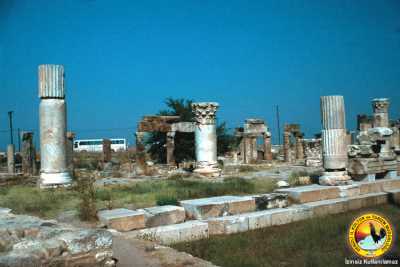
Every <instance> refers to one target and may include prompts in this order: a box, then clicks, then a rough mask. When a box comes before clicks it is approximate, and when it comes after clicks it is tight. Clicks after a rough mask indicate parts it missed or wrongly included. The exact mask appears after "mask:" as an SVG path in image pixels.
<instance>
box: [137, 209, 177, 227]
mask: <svg viewBox="0 0 400 267" xmlns="http://www.w3.org/2000/svg"><path fill="white" fill-rule="evenodd" d="M143 211H144V213H145V218H146V227H156V226H161V225H169V224H177V223H182V222H184V221H185V209H184V208H182V207H178V206H172V205H167V206H157V207H151V208H145V209H143Z"/></svg>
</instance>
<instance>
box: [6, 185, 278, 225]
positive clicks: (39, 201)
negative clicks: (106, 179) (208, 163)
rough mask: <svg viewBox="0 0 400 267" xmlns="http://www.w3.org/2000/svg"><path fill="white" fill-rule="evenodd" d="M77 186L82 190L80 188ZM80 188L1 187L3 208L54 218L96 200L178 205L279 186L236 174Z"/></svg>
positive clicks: (109, 204)
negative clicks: (211, 178) (221, 177)
mask: <svg viewBox="0 0 400 267" xmlns="http://www.w3.org/2000/svg"><path fill="white" fill-rule="evenodd" d="M81 187H82V186H81ZM84 187H85V186H84ZM86 187H87V186H86ZM86 187H85V188H86ZM77 188H78V191H79V192H80V193H78V192H77V191H76V189H77ZM77 188H74V189H48V190H41V189H38V188H36V187H30V186H13V187H5V188H0V207H8V208H11V209H13V211H14V212H15V213H19V214H31V215H36V216H40V217H44V218H54V217H55V216H56V215H57V214H58V213H60V212H63V211H67V210H81V211H82V210H84V209H83V207H84V206H85V205H86V206H88V204H87V203H90V205H92V204H93V203H92V201H95V205H96V208H97V209H101V208H108V209H112V208H121V207H125V208H130V209H137V208H144V207H150V206H155V205H176V204H177V203H178V201H180V200H185V199H194V198H203V197H211V196H222V195H246V194H256V193H268V192H271V191H272V190H273V189H274V188H275V181H274V180H266V179H262V180H261V179H260V180H258V179H252V180H247V179H242V178H237V177H233V178H227V179H225V180H224V181H223V182H215V181H204V180H188V179H183V178H181V177H174V178H173V179H166V180H157V181H140V182H136V183H134V184H130V185H121V186H118V185H115V186H110V187H105V188H96V189H95V190H94V191H93V192H92V191H91V190H89V191H87V192H86V191H85V190H83V191H82V190H79V188H80V187H79V186H78V187H77ZM80 204H81V206H79V205H80ZM82 205H83V206H82ZM90 210H93V209H92V208H91V209H90Z"/></svg>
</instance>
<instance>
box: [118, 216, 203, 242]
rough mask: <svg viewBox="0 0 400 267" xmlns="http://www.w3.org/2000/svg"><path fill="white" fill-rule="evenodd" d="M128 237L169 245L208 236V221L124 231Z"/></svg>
mask: <svg viewBox="0 0 400 267" xmlns="http://www.w3.org/2000/svg"><path fill="white" fill-rule="evenodd" d="M124 236H125V237H128V238H139V239H144V240H149V241H155V242H159V243H161V244H163V245H169V244H174V243H180V242H188V241H194V240H199V239H203V238H208V223H207V222H201V221H188V222H184V223H180V224H172V225H166V226H159V227H153V228H147V229H142V230H136V231H131V232H128V233H124Z"/></svg>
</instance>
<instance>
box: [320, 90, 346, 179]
mask: <svg viewBox="0 0 400 267" xmlns="http://www.w3.org/2000/svg"><path fill="white" fill-rule="evenodd" d="M321 117H322V157H323V166H324V169H325V172H324V174H323V176H322V177H320V179H319V182H320V184H323V185H340V184H348V183H350V182H351V178H350V177H349V176H348V175H347V170H346V168H347V164H348V156H347V142H346V119H345V108H344V99H343V96H322V97H321Z"/></svg>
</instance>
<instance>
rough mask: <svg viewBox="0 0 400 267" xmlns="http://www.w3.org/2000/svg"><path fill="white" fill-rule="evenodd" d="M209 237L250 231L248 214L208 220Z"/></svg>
mask: <svg viewBox="0 0 400 267" xmlns="http://www.w3.org/2000/svg"><path fill="white" fill-rule="evenodd" d="M207 223H208V231H209V235H222V234H226V235H228V234H234V233H240V232H246V231H248V230H249V218H248V214H244V216H242V215H233V216H225V217H219V218H210V219H208V220H207Z"/></svg>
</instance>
